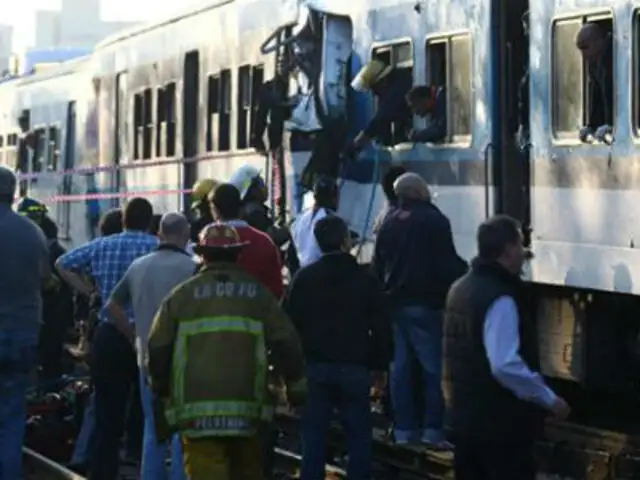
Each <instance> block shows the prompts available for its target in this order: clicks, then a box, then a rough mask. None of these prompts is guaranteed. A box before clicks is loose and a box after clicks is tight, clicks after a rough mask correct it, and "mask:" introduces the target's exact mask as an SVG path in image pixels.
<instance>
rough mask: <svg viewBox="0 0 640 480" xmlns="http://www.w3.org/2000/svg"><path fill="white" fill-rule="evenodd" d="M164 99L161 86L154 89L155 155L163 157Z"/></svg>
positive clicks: (163, 91) (164, 132) (165, 124)
mask: <svg viewBox="0 0 640 480" xmlns="http://www.w3.org/2000/svg"><path fill="white" fill-rule="evenodd" d="M166 116H167V112H166V100H165V90H164V88H163V87H159V88H157V89H156V123H155V126H156V157H165V156H166V152H165V150H166V149H165V143H166V142H165V136H166V129H167V120H166Z"/></svg>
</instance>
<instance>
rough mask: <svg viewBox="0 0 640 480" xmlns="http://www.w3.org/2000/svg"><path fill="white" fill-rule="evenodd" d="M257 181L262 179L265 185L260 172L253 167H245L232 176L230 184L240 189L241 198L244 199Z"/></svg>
mask: <svg viewBox="0 0 640 480" xmlns="http://www.w3.org/2000/svg"><path fill="white" fill-rule="evenodd" d="M256 179H260V181H262V183H263V184H264V180H262V177H261V176H260V170H258V169H257V168H256V167H254V166H253V165H243V166H242V167H240V168H239V169H238V170H236V171H235V173H234V174H233V175H231V178H230V179H229V183H230V184H231V185H233V186H234V187H236V188H237V189H238V192H240V198H241V199H244V197H245V195H246V194H247V192H248V191H249V189H250V188H251V185H252V184H253V183H254V181H255V180H256Z"/></svg>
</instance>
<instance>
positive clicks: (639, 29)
mask: <svg viewBox="0 0 640 480" xmlns="http://www.w3.org/2000/svg"><path fill="white" fill-rule="evenodd" d="M632 55H633V88H632V90H631V91H632V92H633V95H632V96H633V126H634V129H635V134H636V135H637V136H640V92H639V90H638V89H639V88H640V10H636V11H635V13H634V15H633V47H632Z"/></svg>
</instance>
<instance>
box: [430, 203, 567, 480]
mask: <svg viewBox="0 0 640 480" xmlns="http://www.w3.org/2000/svg"><path fill="white" fill-rule="evenodd" d="M476 239H477V248H478V256H477V257H476V258H475V259H474V260H473V261H472V265H471V270H470V271H469V272H468V273H467V274H466V275H464V276H463V277H462V278H460V279H459V280H458V281H456V282H455V283H454V284H453V286H452V287H451V289H450V290H449V295H448V296H447V302H446V307H445V315H444V342H443V367H444V368H443V382H442V383H443V389H444V391H445V398H446V401H447V421H446V424H447V429H448V430H449V432H450V433H451V434H452V435H453V437H452V440H453V442H454V443H455V446H456V451H455V459H454V473H455V478H456V480H516V479H517V480H534V478H536V468H535V462H534V456H533V453H534V440H535V434H536V431H537V430H538V428H539V427H540V426H541V423H542V415H541V413H543V412H544V411H546V412H548V413H550V414H552V415H553V416H555V418H556V419H557V420H564V419H565V418H567V416H568V415H569V413H570V412H571V409H570V407H569V405H568V404H567V403H566V402H565V401H564V400H563V399H562V398H561V397H559V396H558V395H556V394H555V393H554V392H553V391H552V390H551V389H550V388H549V387H548V386H547V385H546V383H545V381H544V379H543V377H542V376H541V375H540V374H539V373H537V372H536V371H535V369H533V368H532V367H533V365H534V362H535V359H536V358H537V356H538V355H537V351H536V350H537V341H536V335H535V326H534V322H532V320H534V319H532V318H527V312H528V311H529V309H527V306H526V305H524V304H523V303H522V301H521V300H522V299H523V293H524V292H525V289H524V284H523V282H522V280H521V279H520V271H521V269H522V264H523V262H524V259H525V251H524V248H523V246H522V232H521V229H520V225H519V224H518V222H517V221H516V220H514V219H513V218H511V217H508V216H506V215H498V216H495V217H493V218H490V219H488V220H487V221H485V222H484V223H483V224H482V225H480V227H479V228H478V232H477V235H476ZM532 327H533V328H532Z"/></svg>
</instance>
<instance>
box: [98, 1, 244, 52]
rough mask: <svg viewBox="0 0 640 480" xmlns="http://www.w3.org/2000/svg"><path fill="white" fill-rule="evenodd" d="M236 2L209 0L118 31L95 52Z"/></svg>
mask: <svg viewBox="0 0 640 480" xmlns="http://www.w3.org/2000/svg"><path fill="white" fill-rule="evenodd" d="M235 1H236V0H209V1H207V2H206V4H200V5H194V6H192V7H187V8H186V9H185V11H183V12H181V13H173V14H171V15H170V16H168V17H167V18H163V19H160V20H154V21H152V22H148V23H143V24H141V25H137V26H135V27H131V28H127V29H124V30H120V31H119V32H116V33H114V34H112V35H109V36H108V37H106V38H105V39H104V40H102V41H101V42H100V43H98V45H97V46H96V50H100V49H102V48H106V47H109V46H110V45H113V44H114V43H117V42H120V41H123V40H127V39H129V38H132V37H136V36H138V35H142V34H143V33H147V32H150V31H152V30H155V29H156V28H160V27H164V26H167V25H171V24H172V23H176V22H179V21H180V20H184V19H185V18H188V17H192V16H195V15H198V14H200V13H203V12H206V11H208V10H211V9H214V8H217V7H221V6H223V5H227V4H229V3H234V2H235Z"/></svg>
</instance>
